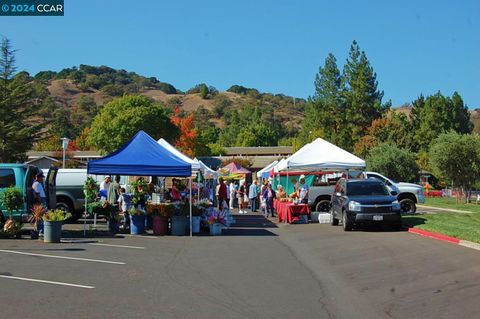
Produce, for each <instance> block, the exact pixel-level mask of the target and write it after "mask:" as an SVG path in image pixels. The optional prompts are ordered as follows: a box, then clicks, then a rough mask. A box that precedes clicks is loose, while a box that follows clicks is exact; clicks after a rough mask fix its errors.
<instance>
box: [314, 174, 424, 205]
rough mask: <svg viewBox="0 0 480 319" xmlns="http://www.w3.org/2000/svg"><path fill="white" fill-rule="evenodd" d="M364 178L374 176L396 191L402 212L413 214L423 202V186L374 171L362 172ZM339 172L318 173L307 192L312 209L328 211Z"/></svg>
mask: <svg viewBox="0 0 480 319" xmlns="http://www.w3.org/2000/svg"><path fill="white" fill-rule="evenodd" d="M363 174H364V176H365V177H366V178H376V179H378V180H380V181H381V182H383V183H384V184H385V185H386V186H387V187H388V188H389V190H390V191H396V192H397V194H398V195H397V199H398V201H399V202H400V207H401V211H402V214H413V213H415V211H416V210H417V204H418V203H420V204H423V203H425V195H424V193H423V188H422V186H420V185H417V184H411V183H396V182H394V181H393V180H391V179H389V178H387V177H385V176H383V175H381V174H379V173H376V172H363ZM340 176H341V174H327V175H319V176H318V177H317V178H316V179H315V182H314V184H313V186H312V187H310V190H309V192H308V204H309V205H310V207H311V208H312V210H313V211H316V212H329V211H330V199H331V197H332V194H333V190H334V188H335V184H336V181H337V180H338V179H339V178H340Z"/></svg>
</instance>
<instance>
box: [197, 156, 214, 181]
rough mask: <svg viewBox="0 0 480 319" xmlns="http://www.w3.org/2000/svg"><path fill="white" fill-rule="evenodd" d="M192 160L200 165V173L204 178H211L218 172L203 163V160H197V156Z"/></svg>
mask: <svg viewBox="0 0 480 319" xmlns="http://www.w3.org/2000/svg"><path fill="white" fill-rule="evenodd" d="M193 160H194V161H195V162H197V163H198V164H199V165H200V171H201V172H202V174H203V176H204V177H205V178H213V179H216V178H217V176H218V173H217V172H216V171H214V170H213V169H211V168H210V167H208V166H207V165H205V163H204V162H202V161H201V160H199V159H197V158H194V159H193Z"/></svg>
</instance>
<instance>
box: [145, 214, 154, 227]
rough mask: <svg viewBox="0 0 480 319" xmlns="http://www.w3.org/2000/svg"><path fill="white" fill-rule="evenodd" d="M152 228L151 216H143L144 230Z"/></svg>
mask: <svg viewBox="0 0 480 319" xmlns="http://www.w3.org/2000/svg"><path fill="white" fill-rule="evenodd" d="M152 227H153V218H152V216H151V215H146V216H145V229H152Z"/></svg>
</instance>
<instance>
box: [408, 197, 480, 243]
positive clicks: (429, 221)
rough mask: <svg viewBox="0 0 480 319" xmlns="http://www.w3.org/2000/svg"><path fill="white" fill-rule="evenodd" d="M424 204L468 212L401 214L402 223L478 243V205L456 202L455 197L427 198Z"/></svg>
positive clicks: (479, 217)
mask: <svg viewBox="0 0 480 319" xmlns="http://www.w3.org/2000/svg"><path fill="white" fill-rule="evenodd" d="M424 205H426V206H432V207H438V208H450V209H457V210H463V211H466V212H469V213H452V212H440V211H439V212H438V213H436V214H421V215H407V216H403V218H402V219H403V224H404V225H405V226H408V227H415V228H418V229H423V230H426V231H431V232H435V233H440V234H444V235H447V236H451V237H455V238H458V239H464V240H468V241H472V242H475V243H480V205H476V204H457V203H456V202H455V198H427V201H426V203H425V204H424Z"/></svg>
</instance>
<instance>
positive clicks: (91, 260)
mask: <svg viewBox="0 0 480 319" xmlns="http://www.w3.org/2000/svg"><path fill="white" fill-rule="evenodd" d="M0 252H3V253H11V254H19V255H27V256H38V257H46V258H58V259H69V260H79V261H89V262H96V263H104V264H114V265H125V263H124V262H120V261H110V260H101V259H88V258H79V257H66V256H56V255H44V254H35V253H26V252H23V251H15V250H5V249H0Z"/></svg>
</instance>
